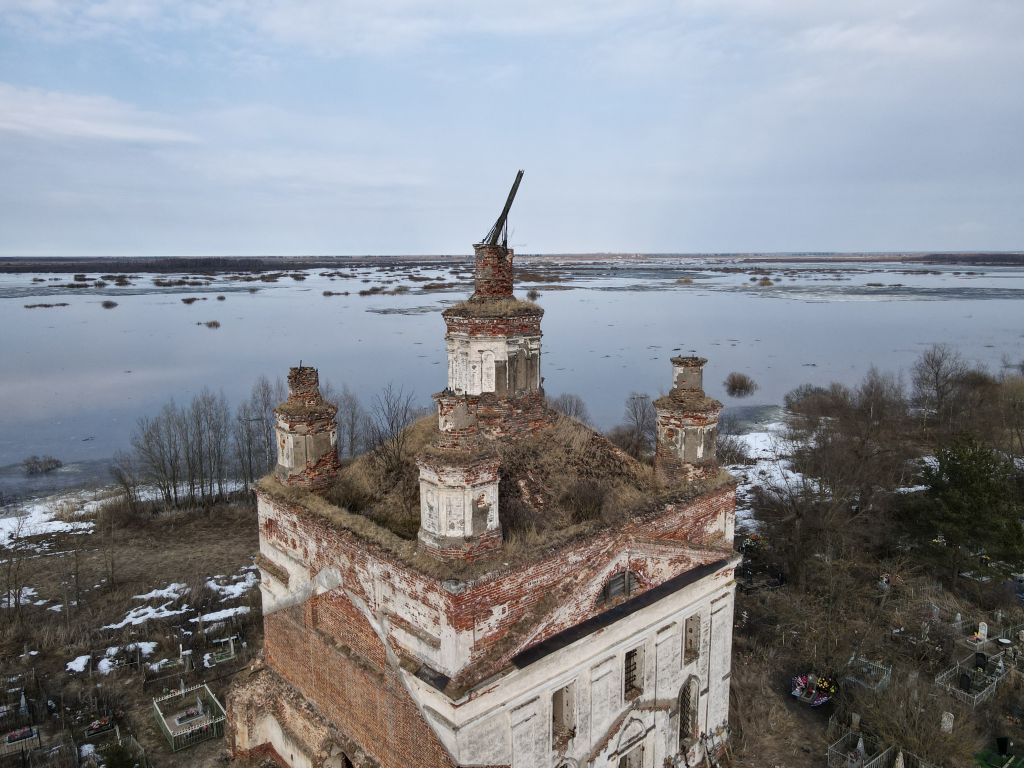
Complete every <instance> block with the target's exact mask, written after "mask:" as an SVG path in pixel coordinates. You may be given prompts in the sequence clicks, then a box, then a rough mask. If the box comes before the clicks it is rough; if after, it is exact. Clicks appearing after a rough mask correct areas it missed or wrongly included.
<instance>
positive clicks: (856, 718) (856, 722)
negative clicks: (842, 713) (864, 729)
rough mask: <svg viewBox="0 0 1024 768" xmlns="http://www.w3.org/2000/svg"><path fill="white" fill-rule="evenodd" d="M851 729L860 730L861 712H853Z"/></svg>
mask: <svg viewBox="0 0 1024 768" xmlns="http://www.w3.org/2000/svg"><path fill="white" fill-rule="evenodd" d="M850 730H851V731H859V730H860V712H853V713H852V714H851V715H850Z"/></svg>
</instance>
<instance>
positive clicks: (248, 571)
mask: <svg viewBox="0 0 1024 768" xmlns="http://www.w3.org/2000/svg"><path fill="white" fill-rule="evenodd" d="M225 579H227V582H226V583H221V582H224V580H225ZM259 581H260V578H259V572H258V571H257V569H256V566H255V565H250V566H247V567H246V568H243V569H242V572H241V573H238V574H236V575H234V576H214V577H213V578H212V579H207V580H206V586H207V587H208V588H209V589H210V590H211V591H213V592H216V593H217V594H218V595H220V601H221V602H222V603H226V602H227V601H228V600H237V599H238V598H240V597H241V596H242V595H244V594H245V593H246V592H248V591H249V590H250V589H252V588H253V587H255V586H256V585H257V584H259Z"/></svg>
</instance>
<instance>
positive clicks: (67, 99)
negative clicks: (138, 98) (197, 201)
mask: <svg viewBox="0 0 1024 768" xmlns="http://www.w3.org/2000/svg"><path fill="white" fill-rule="evenodd" d="M0 133H18V134H24V135H28V136H33V137H37V138H38V137H50V138H70V139H83V140H90V141H109V142H130V143H139V144H182V143H192V142H195V141H196V140H197V139H196V138H195V137H194V136H193V135H191V134H189V133H187V132H185V131H181V130H179V129H177V128H174V127H172V126H171V125H170V124H169V122H168V121H167V120H166V118H164V117H162V116H160V115H155V114H152V113H149V112H144V111H142V110H139V109H136V108H135V107H133V106H131V105H128V104H124V103H123V102H120V101H117V100H115V99H111V98H108V97H106V96H88V95H81V94H75V93H64V92H58V91H45V90H40V89H37V88H19V87H17V86H14V85H11V84H9V83H0Z"/></svg>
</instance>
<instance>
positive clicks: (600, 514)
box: [228, 180, 738, 768]
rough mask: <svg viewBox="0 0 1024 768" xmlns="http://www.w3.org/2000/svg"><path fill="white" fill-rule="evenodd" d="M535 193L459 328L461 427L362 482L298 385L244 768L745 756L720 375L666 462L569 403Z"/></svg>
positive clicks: (276, 475)
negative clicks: (734, 708) (735, 712)
mask: <svg viewBox="0 0 1024 768" xmlns="http://www.w3.org/2000/svg"><path fill="white" fill-rule="evenodd" d="M517 183H518V180H517ZM511 197H512V196H510V199H509V203H508V204H507V205H506V209H505V211H504V212H503V214H502V218H499V221H498V223H497V224H496V225H495V227H496V229H492V231H491V234H490V235H489V236H488V237H487V238H486V239H485V241H484V242H482V243H480V244H478V245H476V246H475V290H474V292H473V294H472V296H470V297H469V299H468V300H466V301H464V302H463V303H461V304H458V305H456V306H453V307H451V308H449V309H446V310H445V311H444V312H443V313H442V314H443V318H444V322H445V324H446V327H447V332H446V335H445V341H446V346H447V355H448V380H447V382H446V384H445V386H444V388H443V389H442V390H441V391H440V392H438V393H437V394H436V395H434V398H433V399H434V401H435V403H436V415H432V416H429V417H426V418H424V419H421V420H419V421H417V422H415V423H413V424H412V425H411V426H409V427H407V428H406V429H405V430H404V432H402V433H401V434H399V435H393V436H391V441H390V443H389V445H388V446H387V447H386V448H387V450H378V451H371V452H369V453H367V454H365V455H363V456H361V457H359V458H357V459H355V460H352V461H350V462H348V463H346V464H345V465H342V463H341V462H339V459H338V451H337V425H336V408H335V406H334V405H332V404H330V403H328V402H326V401H325V400H324V399H323V397H322V396H321V393H320V390H319V382H318V373H317V370H316V369H314V368H311V367H298V368H292V369H291V371H290V372H289V375H288V386H289V394H288V400H287V401H286V402H284V403H282V404H281V405H280V406H279V407H278V408H277V410H276V411H275V413H276V419H277V422H276V434H277V442H278V460H277V466H276V469H275V471H274V472H273V473H272V475H271V476H268V477H266V478H264V479H263V480H262V481H261V482H260V484H259V488H258V491H257V499H258V513H259V529H260V530H259V534H260V535H259V541H260V551H259V554H258V556H257V564H258V565H259V568H260V576H261V582H260V589H261V592H262V600H263V613H264V630H265V639H264V648H263V653H262V656H261V658H260V660H259V661H258V662H257V663H256V664H254V665H253V666H252V667H251V668H250V669H249V670H247V672H246V673H244V674H243V675H240V676H239V677H240V679H238V680H236V682H235V684H234V686H233V688H232V690H231V692H230V693H229V695H228V715H229V729H228V740H229V746H230V749H231V751H232V753H233V755H234V756H235V757H236V758H245V757H254V758H259V759H267V760H270V761H273V762H275V763H277V764H279V765H280V766H287V767H288V768H371V766H372V767H373V768H456V767H461V768H469V766H473V767H474V768H542V767H543V768H663V767H664V766H697V765H702V764H704V760H705V755H706V754H707V755H709V756H713V755H716V754H719V753H720V752H721V751H722V750H723V749H724V744H725V742H726V740H727V738H728V712H729V680H730V667H731V637H732V623H733V601H734V569H735V567H736V565H737V563H738V557H737V556H736V555H735V554H734V552H733V549H732V540H733V526H734V515H735V483H734V481H733V480H732V478H731V477H730V476H729V475H728V474H727V473H725V472H723V471H721V470H719V468H718V466H717V464H716V462H715V432H716V428H717V422H718V415H719V413H720V411H721V407H722V406H721V404H720V403H719V402H717V401H716V400H713V399H711V398H709V397H707V396H706V395H705V393H704V390H703V386H702V380H701V376H702V368H703V365H704V363H705V361H704V360H703V359H702V358H699V357H675V358H673V359H672V370H671V377H672V378H671V387H670V389H669V390H668V393H667V394H665V395H664V396H662V397H661V398H659V399H658V400H657V401H656V402H655V407H656V411H657V445H656V451H655V456H654V462H653V466H651V465H650V464H648V463H646V462H642V461H638V460H636V459H634V458H632V457H631V456H629V455H627V454H626V453H624V452H622V451H621V450H619V449H618V448H616V447H615V446H614V445H612V444H611V443H610V442H609V441H608V440H607V439H606V438H605V437H604V436H602V435H601V434H599V433H597V432H595V431H593V430H591V429H590V428H588V427H587V426H585V425H583V424H581V423H579V422H577V421H575V420H573V419H571V418H569V417H567V416H564V415H560V414H558V413H556V412H554V411H552V410H551V409H549V408H548V406H547V404H546V401H545V396H544V390H543V381H544V380H543V377H542V376H541V337H542V334H541V319H542V317H543V314H544V312H543V310H542V309H541V308H540V307H538V306H537V305H535V304H533V303H530V302H527V301H522V300H519V299H517V298H516V297H515V296H514V294H513V267H512V260H513V253H512V251H511V250H510V249H509V248H508V247H507V243H506V242H503V241H501V240H499V236H500V234H501V232H502V230H503V227H504V218H505V217H506V216H507V213H508V205H510V204H511ZM666 374H668V371H666ZM642 384H646V385H651V384H654V383H653V382H638V385H642Z"/></svg>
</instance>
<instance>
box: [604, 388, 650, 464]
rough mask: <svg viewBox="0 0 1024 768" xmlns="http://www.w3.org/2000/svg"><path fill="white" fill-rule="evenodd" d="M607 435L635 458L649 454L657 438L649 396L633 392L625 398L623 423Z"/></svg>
mask: <svg viewBox="0 0 1024 768" xmlns="http://www.w3.org/2000/svg"><path fill="white" fill-rule="evenodd" d="M608 437H609V439H610V440H611V441H612V442H613V443H615V444H616V445H617V446H619V447H620V448H622V450H624V451H626V453H628V454H630V455H631V456H634V457H635V458H638V459H639V458H644V457H646V456H650V455H651V454H652V453H653V452H654V442H655V440H656V439H657V412H656V411H655V408H654V403H653V402H651V398H650V396H649V395H645V394H642V393H640V392H633V393H632V394H631V395H630V396H629V397H628V398H626V411H625V414H624V416H623V423H622V424H620V425H619V426H617V427H615V428H614V429H613V430H612V431H611V432H610V433H609V434H608Z"/></svg>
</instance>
